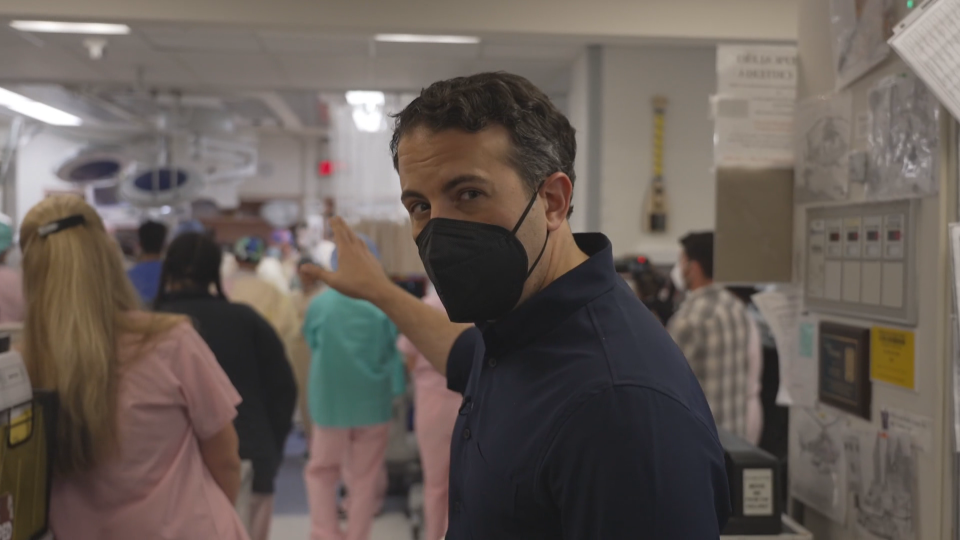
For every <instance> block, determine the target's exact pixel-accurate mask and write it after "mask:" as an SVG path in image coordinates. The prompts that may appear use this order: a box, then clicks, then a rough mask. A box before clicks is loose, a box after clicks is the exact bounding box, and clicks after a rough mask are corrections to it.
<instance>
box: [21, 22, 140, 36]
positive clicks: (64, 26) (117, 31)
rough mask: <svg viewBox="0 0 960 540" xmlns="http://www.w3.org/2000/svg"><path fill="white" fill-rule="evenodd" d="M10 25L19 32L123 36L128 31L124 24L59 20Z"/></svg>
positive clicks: (128, 28)
mask: <svg viewBox="0 0 960 540" xmlns="http://www.w3.org/2000/svg"><path fill="white" fill-rule="evenodd" d="M10 27H11V28H14V29H16V30H20V31H21V32H43V33H50V34H96V35H102V36H124V35H127V34H129V33H130V27H129V26H127V25H125V24H110V23H89V22H59V21H12V22H11V23H10Z"/></svg>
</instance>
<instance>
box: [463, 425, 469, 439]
mask: <svg viewBox="0 0 960 540" xmlns="http://www.w3.org/2000/svg"><path fill="white" fill-rule="evenodd" d="M463 440H465V441H468V440H470V428H463Z"/></svg>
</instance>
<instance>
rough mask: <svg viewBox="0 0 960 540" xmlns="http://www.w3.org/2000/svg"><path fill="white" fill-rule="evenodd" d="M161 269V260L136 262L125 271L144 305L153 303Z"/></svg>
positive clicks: (158, 285)
mask: <svg viewBox="0 0 960 540" xmlns="http://www.w3.org/2000/svg"><path fill="white" fill-rule="evenodd" d="M161 270H163V261H147V262H142V263H137V265H136V266H134V267H133V268H131V269H130V270H128V271H127V277H129V278H130V281H131V282H132V283H133V287H134V288H135V289H136V290H137V294H139V295H140V300H142V301H143V303H144V305H150V304H153V301H154V299H155V298H156V297H157V292H158V291H159V290H160V272H161Z"/></svg>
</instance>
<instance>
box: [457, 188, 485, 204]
mask: <svg viewBox="0 0 960 540" xmlns="http://www.w3.org/2000/svg"><path fill="white" fill-rule="evenodd" d="M480 195H481V193H480V192H479V191H477V190H475V189H468V190H467V191H464V192H463V193H461V194H460V200H461V201H472V200H474V199H476V198H477V197H479V196H480Z"/></svg>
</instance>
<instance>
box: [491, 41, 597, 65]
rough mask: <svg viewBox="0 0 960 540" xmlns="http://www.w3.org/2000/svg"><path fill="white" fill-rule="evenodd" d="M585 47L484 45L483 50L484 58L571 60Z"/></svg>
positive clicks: (562, 45) (564, 45)
mask: <svg viewBox="0 0 960 540" xmlns="http://www.w3.org/2000/svg"><path fill="white" fill-rule="evenodd" d="M582 50H583V47H581V46H579V45H571V44H560V43H555V44H530V43H484V44H483V45H482V49H481V56H482V57H483V58H517V59H525V60H540V59H544V60H560V59H564V60H570V61H573V60H575V59H576V58H577V55H579V54H580V51H582Z"/></svg>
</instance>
